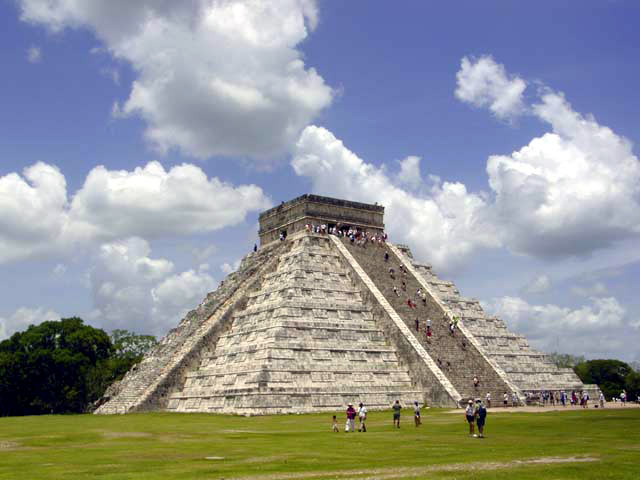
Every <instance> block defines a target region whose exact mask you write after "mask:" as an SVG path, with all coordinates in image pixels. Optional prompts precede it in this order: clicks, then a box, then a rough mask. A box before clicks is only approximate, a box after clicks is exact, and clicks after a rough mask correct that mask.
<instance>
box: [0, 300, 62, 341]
mask: <svg viewBox="0 0 640 480" xmlns="http://www.w3.org/2000/svg"><path fill="white" fill-rule="evenodd" d="M47 320H60V314H58V313H56V312H54V311H53V310H47V309H45V308H42V307H38V308H27V307H21V308H19V309H17V310H16V311H15V312H13V313H12V314H11V315H9V316H8V317H0V340H4V339H5V338H8V337H10V336H11V335H13V334H14V333H16V332H21V331H23V330H25V329H26V328H27V327H28V326H29V325H39V324H40V323H42V322H46V321H47Z"/></svg>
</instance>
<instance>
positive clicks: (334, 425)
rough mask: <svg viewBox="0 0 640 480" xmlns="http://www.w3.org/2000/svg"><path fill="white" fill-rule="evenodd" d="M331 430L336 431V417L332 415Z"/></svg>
mask: <svg viewBox="0 0 640 480" xmlns="http://www.w3.org/2000/svg"><path fill="white" fill-rule="evenodd" d="M331 430H332V431H334V432H338V418H337V417H336V416H335V415H334V416H333V423H332V424H331Z"/></svg>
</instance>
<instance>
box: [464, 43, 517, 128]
mask: <svg viewBox="0 0 640 480" xmlns="http://www.w3.org/2000/svg"><path fill="white" fill-rule="evenodd" d="M456 80H457V88H456V90H455V95H456V97H457V98H458V99H460V100H462V101H463V102H467V103H471V104H472V105H475V106H477V107H484V106H486V107H488V108H489V110H491V111H492V112H493V113H494V114H495V115H496V116H497V117H499V118H502V119H507V118H511V117H514V116H517V115H519V114H520V113H522V112H523V111H524V110H525V106H524V102H523V98H522V97H523V94H524V91H525V89H526V88H527V84H526V82H525V81H524V80H523V79H521V78H520V77H518V76H514V75H509V74H508V73H507V72H506V70H505V68H504V65H501V64H499V63H496V61H495V60H494V59H493V58H492V57H491V56H489V55H485V56H482V57H480V58H478V59H469V58H468V57H463V58H462V61H461V64H460V70H459V71H458V73H457V74H456Z"/></svg>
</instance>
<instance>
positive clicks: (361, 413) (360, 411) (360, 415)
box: [358, 402, 367, 432]
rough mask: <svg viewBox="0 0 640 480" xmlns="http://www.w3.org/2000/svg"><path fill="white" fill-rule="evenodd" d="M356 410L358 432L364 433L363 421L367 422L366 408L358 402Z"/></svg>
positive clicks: (365, 428)
mask: <svg viewBox="0 0 640 480" xmlns="http://www.w3.org/2000/svg"><path fill="white" fill-rule="evenodd" d="M359 407H360V408H359V409H358V420H359V421H360V425H359V426H358V431H359V432H366V431H367V426H366V425H365V421H366V420H367V407H365V406H364V404H363V403H362V402H360V405H359Z"/></svg>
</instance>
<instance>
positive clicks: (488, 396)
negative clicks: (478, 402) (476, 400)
mask: <svg viewBox="0 0 640 480" xmlns="http://www.w3.org/2000/svg"><path fill="white" fill-rule="evenodd" d="M485 402H487V408H491V393H490V392H487V396H486V397H485Z"/></svg>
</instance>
